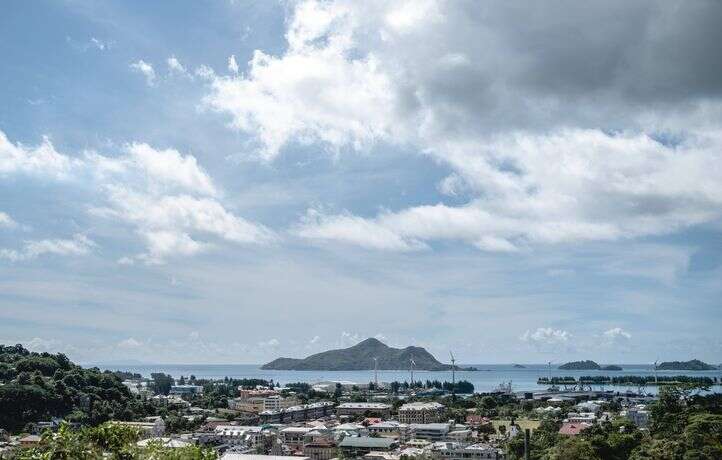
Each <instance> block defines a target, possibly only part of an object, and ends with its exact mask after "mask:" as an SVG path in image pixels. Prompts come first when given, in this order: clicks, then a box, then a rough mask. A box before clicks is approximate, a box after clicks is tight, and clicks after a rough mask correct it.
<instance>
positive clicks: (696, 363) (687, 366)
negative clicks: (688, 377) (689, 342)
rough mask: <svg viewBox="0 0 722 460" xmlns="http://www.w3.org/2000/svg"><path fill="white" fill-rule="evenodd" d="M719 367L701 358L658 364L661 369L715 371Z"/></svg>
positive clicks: (658, 368)
mask: <svg viewBox="0 0 722 460" xmlns="http://www.w3.org/2000/svg"><path fill="white" fill-rule="evenodd" d="M716 369H717V367H715V366H713V365H711V364H707V363H705V362H703V361H700V360H699V359H692V360H690V361H665V362H663V363H661V364H659V365H658V366H657V370H660V371H713V370H716Z"/></svg>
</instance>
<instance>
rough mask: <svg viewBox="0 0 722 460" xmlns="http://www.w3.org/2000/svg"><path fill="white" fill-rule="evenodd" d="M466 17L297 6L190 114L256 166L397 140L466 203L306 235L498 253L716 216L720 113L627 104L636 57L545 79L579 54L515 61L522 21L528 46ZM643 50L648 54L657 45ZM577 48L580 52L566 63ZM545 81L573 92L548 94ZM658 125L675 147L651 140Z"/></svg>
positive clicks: (492, 24)
mask: <svg viewBox="0 0 722 460" xmlns="http://www.w3.org/2000/svg"><path fill="white" fill-rule="evenodd" d="M617 7H620V6H619V5H615V8H617ZM573 10H574V11H573V13H574V16H572V17H570V18H569V21H570V23H571V24H573V25H576V24H587V25H588V26H589V27H596V25H595V24H596V23H595V19H594V17H595V15H596V14H600V13H604V12H603V11H597V10H595V11H587V10H584V9H576V8H575V9H573ZM662 11H666V9H665V8H662V7H660V12H659V13H660V14H662ZM477 13H478V11H477V9H476V8H475V7H473V6H472V5H470V4H468V3H464V2H445V1H441V0H439V1H425V2H421V3H419V2H402V3H388V2H374V1H369V2H349V1H344V0H338V1H332V2H318V1H312V0H309V1H302V2H298V3H296V4H295V8H294V10H293V16H292V18H291V20H290V21H289V22H288V26H287V30H286V40H287V43H288V46H287V49H286V51H285V52H284V53H283V54H281V55H278V56H272V55H268V54H265V53H264V52H263V51H256V52H255V54H254V57H253V59H252V60H251V62H250V64H249V71H248V73H247V74H246V75H244V76H242V77H241V78H237V77H223V76H216V75H214V74H212V73H208V74H207V78H208V81H209V93H208V95H207V97H206V98H205V103H206V104H207V105H208V106H209V107H211V108H213V109H215V110H218V111H220V112H223V113H227V114H228V115H229V116H230V117H231V119H232V126H233V127H234V128H235V129H238V130H241V131H245V132H248V133H250V134H252V135H254V136H255V137H256V139H257V141H258V143H259V146H260V147H259V151H258V152H257V154H258V155H260V156H261V157H262V158H265V159H273V158H275V157H276V156H277V155H278V154H279V152H280V150H281V149H282V148H283V146H285V145H286V144H288V143H289V142H291V141H295V142H302V143H318V144H321V145H324V146H326V147H328V148H329V150H331V151H333V152H338V151H341V150H344V149H354V150H368V149H369V147H370V146H372V145H375V144H378V143H385V144H401V145H411V146H413V147H414V148H416V149H417V150H419V151H421V152H423V153H424V154H426V155H429V156H430V157H432V158H433V159H435V160H436V161H439V162H441V163H443V164H445V165H447V166H448V167H449V168H451V169H452V171H453V173H452V174H451V175H450V176H449V177H448V178H447V179H445V180H443V181H442V182H441V184H439V189H440V190H441V191H442V192H443V193H446V194H448V195H452V196H462V195H463V196H465V197H466V196H468V197H469V199H468V202H467V203H466V204H465V205H462V206H449V205H446V204H444V203H437V204H429V205H425V206H416V207H412V208H408V209H401V210H397V211H396V212H388V211H384V212H382V213H381V214H379V215H378V216H376V217H374V218H371V219H363V218H360V217H356V216H353V215H348V214H342V215H338V216H333V215H318V214H316V215H314V216H312V218H311V219H309V218H308V217H306V218H305V221H304V222H302V224H301V225H300V234H301V236H303V237H306V238H311V239H322V240H338V241H341V242H344V243H348V244H356V245H359V246H362V247H366V248H373V249H382V250H409V249H414V248H418V247H423V246H424V245H425V242H427V241H433V240H460V241H464V242H466V243H468V244H471V245H474V246H476V247H477V248H480V249H481V250H485V251H505V252H509V251H516V250H520V249H524V248H526V247H529V246H533V245H538V244H559V243H576V242H584V241H600V240H601V241H608V240H620V239H626V238H635V237H640V236H648V235H660V234H665V233H670V232H674V231H677V230H679V229H684V228H687V227H690V226H693V225H697V224H700V223H706V222H713V221H715V220H719V219H720V218H722V182H720V181H719V180H718V179H717V178H718V177H719V176H720V175H722V169H721V168H722V166H720V165H722V130H719V128H718V127H716V126H717V125H718V123H716V122H717V121H722V104H719V103H717V102H715V101H710V102H707V103H706V104H698V103H695V102H690V103H689V104H687V105H685V106H684V107H683V108H681V107H680V106H678V105H674V106H667V105H665V102H664V101H660V104H659V110H661V111H660V112H655V111H654V110H653V109H651V108H649V106H647V105H645V104H641V105H640V104H633V103H630V102H629V101H630V98H629V93H630V92H633V93H635V94H636V97H640V98H641V97H647V96H645V95H644V94H642V92H643V90H642V89H639V88H636V87H634V83H632V82H634V81H639V80H638V79H637V78H636V76H635V75H636V74H634V72H640V73H641V74H645V75H647V73H646V72H647V70H648V69H644V68H641V67H640V66H641V64H640V62H641V61H640V62H635V63H634V65H632V66H631V68H621V69H618V70H619V72H622V73H625V72H626V73H627V74H626V75H624V76H620V77H619V78H618V79H616V80H615V79H612V78H611V77H610V78H609V79H608V80H605V81H604V82H603V83H599V82H596V81H595V79H599V78H607V75H606V74H605V75H600V74H598V73H597V74H596V75H587V74H586V73H580V72H567V73H563V74H561V75H558V72H559V70H558V69H555V68H554V69H553V68H549V69H547V68H546V66H547V65H548V62H566V60H574V59H577V58H578V56H570V55H563V56H557V55H554V54H553V53H554V52H555V51H554V50H558V49H559V48H558V47H552V48H551V49H550V51H549V53H551V54H552V56H549V58H550V59H551V60H550V61H541V60H540V58H539V57H538V56H536V55H534V54H529V51H528V50H529V49H530V47H529V46H526V43H524V42H521V43H520V42H519V41H520V40H525V39H529V40H531V38H530V37H536V35H534V34H535V33H538V32H536V29H534V30H528V29H527V28H526V26H523V25H522V26H521V27H522V30H523V31H524V33H525V34H527V35H523V36H519V35H518V34H510V33H509V30H516V29H515V27H516V26H518V24H516V23H515V27H506V26H508V21H510V20H511V19H510V18H512V17H516V16H515V14H516V13H518V11H516V8H514V7H506V6H497V7H491V6H490V7H487V8H484V14H481V13H479V14H477ZM637 13H639V15H638V16H630V17H629V18H628V22H625V23H624V24H623V25H622V26H620V27H623V28H624V32H625V33H629V34H635V33H636V31H637V30H638V27H637V25H636V23H635V21H637V20H638V19H639V18H649V20H650V21H652V22H654V21H657V20H661V19H660V18H661V17H662V16H656V15H655V14H654V12H652V11H648V10H647V9H645V7H640V11H637ZM680 14H685V15H688V14H696V13H695V12H694V11H688V10H684V11H681V12H680ZM556 20H557V18H556V16H555V15H553V14H552V12H549V14H548V16H547V15H546V14H545V15H543V16H542V17H539V18H536V21H537V27H542V28H541V29H539V30H545V29H544V27H549V28H550V29H551V28H556V27H558V24H557V23H556V22H555V21H556ZM563 22H564V24H565V26H568V25H569V24H568V23H567V20H566V19H565V20H564V21H563ZM540 38H544V39H550V40H553V38H552V37H546V36H544V37H536V39H540ZM616 40H617V38H616V36H610V38H609V42H610V43H609V46H610V50H609V52H610V53H616V52H618V50H617V48H614V47H613V43H614V42H615V41H616ZM640 40H643V41H644V43H642V44H641V45H640V46H642V47H643V48H644V49H645V50H646V52H649V53H651V52H653V51H654V50H655V49H656V47H657V46H659V44H658V43H657V42H656V41H655V40H665V38H664V36H660V37H640ZM481 44H483V45H481ZM587 46H590V45H589V44H588V43H586V42H583V43H580V44H579V45H578V47H579V49H580V50H581V51H580V55H583V52H582V51H583V50H584V49H585V47H587ZM604 46H607V44H606V43H605V44H604ZM592 48H593V47H592ZM622 48H625V47H622ZM625 49H626V48H625ZM605 50H606V48H605ZM591 51H593V52H599V50H598V49H592V50H591ZM633 52H637V50H636V49H635V50H633ZM579 59H580V61H579V62H580V64H581V62H585V61H584V60H583V59H581V58H579ZM575 62H576V61H575ZM619 62H629V61H628V56H623V57H619ZM537 67H539V68H540V69H539V71H542V70H543V71H545V72H549V73H550V74H551V73H553V74H554V75H553V76H549V82H547V80H545V78H546V76H545V75H541V74H539V73H530V70H534V69H536V68H537ZM529 75H535V78H536V80H535V81H532V82H530V81H529V80H528V78H529ZM654 75H656V73H652V74H649V75H647V76H648V77H649V78H656V77H655V76H654ZM560 78H568V79H570V80H573V81H570V82H568V83H567V84H565V85H561V86H560V85H554V84H553V83H550V82H555V81H558V80H559V79H560ZM625 78H628V79H625ZM577 79H578V81H577ZM595 84H603V85H606V86H604V87H603V88H602V89H599V91H600V94H597V93H596V92H595V91H596V88H594V87H592V88H590V89H589V91H586V92H585V91H581V92H578V93H576V92H574V91H573V89H574V88H577V87H584V86H585V85H592V86H593V85H595ZM535 85H536V86H535ZM629 85H632V86H629ZM681 87H682V88H684V87H685V86H684V85H682V86H681ZM687 87H688V86H687ZM596 96H598V97H596ZM659 97H660V98H662V99H663V98H664V97H666V96H665V95H660V96H659ZM640 107H643V108H641V109H640ZM656 107H657V106H655V109H656ZM670 107H675V108H670ZM665 111H671V112H670V113H666V112H665ZM620 125H621V126H627V127H628V131H624V132H620V131H619V129H618V127H619V126H620ZM669 132H674V133H679V134H678V135H676V136H675V137H678V138H679V142H660V141H658V140H657V138H658V137H659V136H658V135H659V134H660V133H662V134H664V133H669ZM309 220H311V222H309ZM314 221H315V222H314Z"/></svg>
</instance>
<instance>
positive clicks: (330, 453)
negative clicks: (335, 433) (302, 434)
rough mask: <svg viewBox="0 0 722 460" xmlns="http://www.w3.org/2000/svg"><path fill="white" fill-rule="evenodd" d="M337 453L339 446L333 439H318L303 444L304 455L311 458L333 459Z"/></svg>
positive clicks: (314, 459)
mask: <svg viewBox="0 0 722 460" xmlns="http://www.w3.org/2000/svg"><path fill="white" fill-rule="evenodd" d="M337 454H338V447H337V446H336V443H334V442H331V441H317V442H312V443H308V444H304V446H303V455H305V456H306V457H308V458H310V459H311V460H331V459H332V458H335V457H336V456H337Z"/></svg>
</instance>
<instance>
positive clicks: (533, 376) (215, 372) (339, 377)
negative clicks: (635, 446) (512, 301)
mask: <svg viewBox="0 0 722 460" xmlns="http://www.w3.org/2000/svg"><path fill="white" fill-rule="evenodd" d="M466 366H474V367H476V368H478V369H479V370H478V371H457V372H456V379H457V380H468V381H470V382H471V383H472V384H474V388H475V390H476V391H477V392H485V391H492V390H494V389H496V388H497V387H498V386H499V384H501V383H506V382H512V386H513V389H514V391H531V390H543V389H545V388H546V387H545V386H542V385H537V379H538V378H539V377H546V376H548V375H549V370H548V368H547V365H546V364H525V365H524V366H525V368H523V369H520V368H515V367H514V366H513V365H511V364H470V365H466ZM99 367H101V368H104V369H111V370H122V371H128V372H134V373H138V374H141V375H143V376H146V377H150V374H151V373H153V372H163V373H166V374H170V375H172V376H173V377H176V378H178V377H180V376H181V375H183V376H185V377H188V376H190V375H195V376H196V377H197V378H208V379H222V378H224V377H231V378H260V379H266V380H269V379H273V381H274V382H279V383H281V384H286V383H291V382H308V383H314V382H320V381H348V382H355V383H368V382H370V381H373V379H374V372H373V371H272V370H263V369H261V368H260V366H258V365H255V364H143V365H140V364H139V365H126V366H123V365H118V366H112V365H103V366H99ZM623 367H624V370H622V371H565V370H559V369H555V368H554V367H553V366H552V369H551V375H552V377H554V376H557V377H561V376H572V377H581V376H585V375H592V376H594V375H608V376H610V377H611V376H622V375H654V373H653V372H652V370H651V369H650V366H649V365H643V364H639V365H634V364H628V365H626V366H623ZM378 375H379V381H380V382H391V381H394V380H397V381H400V382H403V381H409V380H410V374H409V372H408V371H379V372H378ZM657 375H659V376H663V375H691V376H699V377H704V376H706V377H717V379H718V380H720V379H721V378H722V370H715V371H694V372H693V371H658V374H657ZM414 380H415V381H418V380H421V381H426V380H440V381H444V380H449V381H451V372H450V371H447V372H428V371H414ZM595 388H599V387H595ZM605 388H607V389H620V390H624V389H625V388H624V387H619V386H616V387H611V386H606V387H605ZM634 389H636V387H634ZM645 391H646V392H648V393H655V388H654V387H653V386H648V387H646V389H645ZM714 391H722V388H720V386H716V387H715V388H714Z"/></svg>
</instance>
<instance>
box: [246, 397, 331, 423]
mask: <svg viewBox="0 0 722 460" xmlns="http://www.w3.org/2000/svg"><path fill="white" fill-rule="evenodd" d="M332 412H333V403H332V402H330V401H321V402H317V403H313V404H304V405H300V406H293V407H289V408H287V409H281V410H268V411H262V412H261V413H260V414H258V415H259V417H260V423H264V424H266V423H292V422H303V421H306V420H315V419H317V418H321V417H325V416H327V415H331V413H332Z"/></svg>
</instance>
